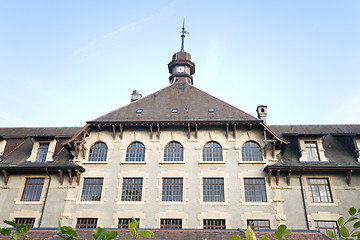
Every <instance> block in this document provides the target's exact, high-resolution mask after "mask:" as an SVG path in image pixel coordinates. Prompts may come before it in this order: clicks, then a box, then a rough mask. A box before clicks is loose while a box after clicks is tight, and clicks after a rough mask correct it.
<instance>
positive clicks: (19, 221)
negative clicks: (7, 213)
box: [15, 218, 35, 228]
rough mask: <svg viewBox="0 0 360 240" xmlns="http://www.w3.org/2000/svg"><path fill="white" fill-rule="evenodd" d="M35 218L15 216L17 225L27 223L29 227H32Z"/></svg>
mask: <svg viewBox="0 0 360 240" xmlns="http://www.w3.org/2000/svg"><path fill="white" fill-rule="evenodd" d="M34 222H35V218H15V223H16V224H17V225H21V224H25V225H29V227H30V228H33V227H34Z"/></svg>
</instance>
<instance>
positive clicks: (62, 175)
mask: <svg viewBox="0 0 360 240" xmlns="http://www.w3.org/2000/svg"><path fill="white" fill-rule="evenodd" d="M58 171H59V175H60V185H63V184H64V174H63V172H62V170H61V169H59V170H58Z"/></svg>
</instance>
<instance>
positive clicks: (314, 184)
mask: <svg viewBox="0 0 360 240" xmlns="http://www.w3.org/2000/svg"><path fill="white" fill-rule="evenodd" d="M307 183H308V189H309V195H310V199H311V202H313V203H331V202H333V200H332V196H331V192H330V186H329V181H328V179H327V178H308V180H307Z"/></svg>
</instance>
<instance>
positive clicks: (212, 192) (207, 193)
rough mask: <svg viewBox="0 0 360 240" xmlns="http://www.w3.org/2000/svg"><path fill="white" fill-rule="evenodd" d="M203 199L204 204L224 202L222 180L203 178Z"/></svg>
mask: <svg viewBox="0 0 360 240" xmlns="http://www.w3.org/2000/svg"><path fill="white" fill-rule="evenodd" d="M203 198H204V202H224V201H225V197H224V179H223V178H204V179H203Z"/></svg>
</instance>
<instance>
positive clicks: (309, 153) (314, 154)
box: [305, 141, 320, 162]
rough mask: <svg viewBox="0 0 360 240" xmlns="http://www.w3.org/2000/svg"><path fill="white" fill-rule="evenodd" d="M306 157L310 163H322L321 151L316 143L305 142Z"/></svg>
mask: <svg viewBox="0 0 360 240" xmlns="http://www.w3.org/2000/svg"><path fill="white" fill-rule="evenodd" d="M305 150H306V157H307V160H308V161H314V162H316V161H320V158H319V151H318V147H317V143H316V141H306V142H305Z"/></svg>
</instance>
